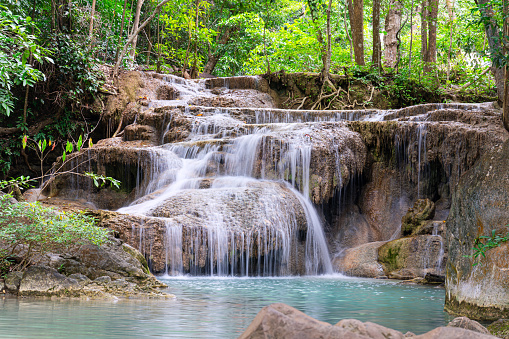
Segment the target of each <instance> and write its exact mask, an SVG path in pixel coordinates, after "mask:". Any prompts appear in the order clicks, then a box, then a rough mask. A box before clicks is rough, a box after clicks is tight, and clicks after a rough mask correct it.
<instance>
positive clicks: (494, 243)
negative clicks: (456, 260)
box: [465, 225, 509, 266]
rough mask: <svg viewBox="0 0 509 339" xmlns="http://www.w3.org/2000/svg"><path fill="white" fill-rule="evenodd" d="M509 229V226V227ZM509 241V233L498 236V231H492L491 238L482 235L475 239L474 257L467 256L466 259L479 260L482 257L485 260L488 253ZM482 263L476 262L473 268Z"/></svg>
mask: <svg viewBox="0 0 509 339" xmlns="http://www.w3.org/2000/svg"><path fill="white" fill-rule="evenodd" d="M507 227H508V228H509V225H507ZM507 241H509V232H507V234H506V235H505V236H502V235H498V234H497V231H496V230H492V231H491V236H485V235H482V236H480V237H478V238H476V239H475V241H474V247H473V248H472V250H473V251H474V253H473V254H472V255H466V256H465V257H466V258H474V259H477V258H478V257H479V256H481V255H482V257H483V258H486V251H488V250H490V249H492V248H496V247H499V246H500V245H502V243H504V242H507ZM479 264H480V262H475V263H473V264H472V266H477V265H479Z"/></svg>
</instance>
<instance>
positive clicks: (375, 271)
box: [332, 241, 386, 278]
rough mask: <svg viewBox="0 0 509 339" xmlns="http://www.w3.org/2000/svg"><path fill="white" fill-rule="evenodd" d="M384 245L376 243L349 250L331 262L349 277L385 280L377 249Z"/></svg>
mask: <svg viewBox="0 0 509 339" xmlns="http://www.w3.org/2000/svg"><path fill="white" fill-rule="evenodd" d="M385 243H386V242H385V241H377V242H370V243H367V244H364V245H360V246H357V247H354V248H349V249H347V250H345V251H344V252H343V253H342V254H341V255H340V256H339V257H337V258H335V259H334V260H333V262H332V263H333V266H334V268H335V270H336V271H339V272H341V273H343V274H346V275H349V276H354V277H364V278H385V277H386V276H385V273H384V269H383V266H382V265H381V264H380V263H379V262H378V248H379V247H380V246H382V245H383V244H385Z"/></svg>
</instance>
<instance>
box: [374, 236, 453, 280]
mask: <svg viewBox="0 0 509 339" xmlns="http://www.w3.org/2000/svg"><path fill="white" fill-rule="evenodd" d="M444 253H445V251H444V243H443V241H442V237H441V236H434V235H420V236H416V237H410V238H401V239H396V240H393V241H389V242H388V243H386V244H384V245H382V246H381V247H380V248H379V250H378V261H379V262H380V263H381V264H382V265H383V267H384V271H385V273H386V274H387V276H388V277H389V278H393V279H403V280H406V279H414V278H417V277H424V276H425V275H426V274H427V273H433V274H435V275H441V272H443V267H444V263H445V260H444Z"/></svg>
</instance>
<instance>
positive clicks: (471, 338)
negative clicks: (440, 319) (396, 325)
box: [414, 327, 497, 339]
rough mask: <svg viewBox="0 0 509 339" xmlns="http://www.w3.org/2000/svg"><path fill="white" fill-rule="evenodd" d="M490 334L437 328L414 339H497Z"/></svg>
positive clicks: (461, 329)
mask: <svg viewBox="0 0 509 339" xmlns="http://www.w3.org/2000/svg"><path fill="white" fill-rule="evenodd" d="M496 338H497V337H494V336H492V335H489V334H482V333H479V332H474V331H470V330H467V329H464V328H459V327H437V328H435V329H434V330H431V331H429V332H427V333H424V334H421V335H418V336H415V337H414V339H496Z"/></svg>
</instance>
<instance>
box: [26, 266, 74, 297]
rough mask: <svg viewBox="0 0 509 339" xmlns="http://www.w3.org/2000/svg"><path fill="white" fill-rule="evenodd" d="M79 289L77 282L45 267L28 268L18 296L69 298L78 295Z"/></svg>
mask: <svg viewBox="0 0 509 339" xmlns="http://www.w3.org/2000/svg"><path fill="white" fill-rule="evenodd" d="M80 288H81V286H80V284H79V283H78V281H77V280H75V279H72V278H68V277H66V276H65V275H63V274H60V273H58V271H57V270H56V269H54V268H51V267H47V266H31V267H29V268H28V269H27V270H26V271H25V273H24V274H23V277H22V278H21V282H20V285H19V292H18V294H19V295H20V296H38V297H52V296H57V297H71V296H76V295H78V294H79V292H78V291H79V289H80Z"/></svg>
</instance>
